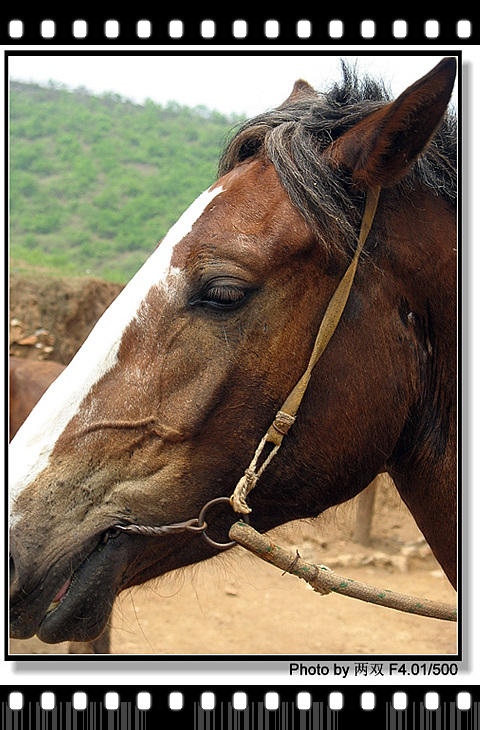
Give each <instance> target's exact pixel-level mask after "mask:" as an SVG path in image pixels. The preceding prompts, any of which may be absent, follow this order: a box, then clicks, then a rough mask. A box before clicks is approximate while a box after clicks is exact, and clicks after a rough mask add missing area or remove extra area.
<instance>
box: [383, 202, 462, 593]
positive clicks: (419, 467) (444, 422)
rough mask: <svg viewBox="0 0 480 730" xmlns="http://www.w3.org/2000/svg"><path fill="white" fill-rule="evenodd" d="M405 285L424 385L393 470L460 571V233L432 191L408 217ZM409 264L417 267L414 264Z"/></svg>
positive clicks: (452, 569)
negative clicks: (416, 323)
mask: <svg viewBox="0 0 480 730" xmlns="http://www.w3.org/2000/svg"><path fill="white" fill-rule="evenodd" d="M407 220H408V225H405V224H404V226H405V227H404V236H405V238H404V240H407V242H408V249H407V251H408V253H407V260H408V265H407V274H406V276H405V281H404V284H405V288H406V294H407V298H408V300H409V302H410V303H411V305H412V309H413V311H414V313H415V316H416V317H417V318H418V321H419V323H420V325H421V326H420V327H419V330H418V331H419V335H418V338H417V342H416V343H415V344H416V347H417V357H416V359H417V362H418V381H419V387H418V391H417V393H416V399H415V403H413V404H412V408H411V412H410V414H409V418H408V420H407V422H406V424H405V428H404V431H403V433H402V436H401V438H400V439H399V442H398V445H397V448H396V450H395V453H394V455H393V458H392V462H391V470H390V471H391V475H392V477H393V479H394V481H395V483H396V485H397V488H398V491H399V492H400V494H401V496H402V498H403V499H404V501H405V503H406V504H407V506H408V507H409V509H410V511H411V512H412V514H413V516H414V518H415V520H416V522H417V524H418V526H419V527H420V529H421V530H422V532H423V534H424V535H425V537H426V539H427V541H428V543H429V544H430V547H431V548H432V550H433V552H434V554H435V555H436V557H437V559H438V560H439V562H440V563H441V565H442V567H443V568H444V570H445V572H446V573H447V575H448V577H449V578H450V580H451V581H452V583H454V582H455V575H456V497H457V494H456V488H457V484H456V477H457V473H456V451H457V432H456V398H457V376H456V346H457V343H456V332H457V328H456V306H455V305H456V266H455V259H456V250H455V249H456V234H455V221H454V218H453V216H452V212H451V211H450V210H449V209H448V207H447V206H446V205H445V204H444V203H443V202H442V201H438V200H436V201H435V200H434V199H432V198H430V197H428V196H425V200H424V201H422V202H421V203H420V204H419V205H417V206H416V212H415V213H414V214H413V215H410V216H408V217H407ZM409 269H410V270H409Z"/></svg>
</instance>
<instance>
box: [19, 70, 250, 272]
mask: <svg viewBox="0 0 480 730" xmlns="http://www.w3.org/2000/svg"><path fill="white" fill-rule="evenodd" d="M239 119H240V118H239V117H234V116H232V117H227V116H225V115H223V114H220V113H218V112H215V111H210V110H207V109H205V108H203V107H196V108H188V107H183V106H180V105H178V104H176V103H169V104H167V105H166V106H162V105H160V104H156V103H154V102H152V101H146V103H145V104H143V105H139V104H134V103H132V102H129V101H127V100H125V99H122V98H121V97H120V96H118V95H117V94H105V95H102V96H95V95H93V94H91V93H89V92H87V91H85V90H82V89H79V90H77V91H75V92H70V91H68V90H67V89H65V88H63V87H59V86H57V85H54V84H51V85H49V86H48V87H42V86H38V85H34V84H23V83H18V82H12V84H11V88H10V131H11V134H10V257H11V266H12V268H13V269H15V267H20V268H22V267H23V268H25V267H27V268H30V267H42V269H44V270H51V271H52V272H56V273H59V274H62V275H71V276H82V275H85V274H89V275H91V276H97V277H100V278H103V279H106V280H110V281H120V282H125V281H127V280H128V279H129V278H130V277H131V276H132V275H133V274H134V273H135V271H137V269H138V268H139V267H140V265H141V264H142V263H143V262H144V261H145V259H146V258H147V256H148V255H149V254H150V253H151V252H152V251H153V249H154V248H155V245H156V243H157V242H158V241H159V240H160V239H161V238H162V237H163V236H164V235H165V233H166V232H167V230H168V229H169V228H170V226H171V225H172V223H174V222H175V221H176V220H177V219H178V217H179V216H180V214H181V213H182V212H183V211H184V210H185V208H187V207H188V205H189V204H190V203H191V202H192V201H193V200H194V199H195V198H196V197H197V195H198V194H199V193H200V192H202V190H205V188H207V187H208V186H209V185H210V184H211V183H212V182H213V181H214V180H215V177H216V165H217V161H218V157H219V154H220V151H221V149H222V147H223V145H224V143H225V139H226V137H228V134H229V133H230V131H231V130H232V128H234V127H235V125H236V124H237V123H238V121H239Z"/></svg>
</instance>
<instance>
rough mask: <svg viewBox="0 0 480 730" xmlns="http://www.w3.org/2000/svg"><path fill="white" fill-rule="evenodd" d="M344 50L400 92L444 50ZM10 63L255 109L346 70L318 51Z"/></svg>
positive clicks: (136, 96)
mask: <svg viewBox="0 0 480 730" xmlns="http://www.w3.org/2000/svg"><path fill="white" fill-rule="evenodd" d="M344 57H345V58H347V59H349V60H351V61H356V62H357V63H358V68H359V69H360V70H364V71H366V72H368V73H370V74H371V75H373V76H374V77H381V78H383V79H384V81H385V82H386V83H387V86H388V87H389V88H390V89H391V90H392V93H393V95H394V96H398V94H400V93H401V92H402V91H403V90H404V89H405V88H406V87H407V86H409V85H410V84H411V83H413V82H414V81H416V80H417V79H419V78H420V77H421V76H423V75H424V74H425V73H427V72H428V71H429V70H430V69H432V68H433V67H434V66H435V65H436V63H438V62H439V61H440V60H441V58H442V57H443V56H441V55H418V54H415V53H406V54H403V55H401V56H400V55H382V54H381V53H379V54H378V55H363V56H349V55H348V54H344ZM8 63H9V73H10V78H11V79H14V80H18V81H25V82H28V81H34V82H37V83H42V84H43V83H48V82H49V81H50V80H51V81H56V82H60V83H62V84H65V85H66V86H67V87H68V88H71V89H75V88H78V87H80V86H82V87H85V88H87V89H88V90H90V91H92V92H95V93H103V92H114V93H117V94H120V95H121V96H122V97H125V98H127V99H129V100H132V101H135V102H137V103H143V102H144V101H145V100H146V99H147V98H148V99H151V100H153V101H155V102H158V103H162V104H166V103H167V102H169V101H177V102H178V103H180V104H184V105H187V106H197V105H204V106H206V107H208V108H209V109H215V110H217V111H220V112H223V113H227V114H231V113H238V114H246V115H248V116H253V115H255V114H258V113H260V112H262V111H265V110H266V109H269V108H272V107H275V106H278V105H279V104H281V103H282V102H283V101H284V100H285V99H286V97H287V96H288V95H289V93H290V91H291V89H292V87H293V84H294V82H295V81H296V79H298V78H304V79H305V80H306V81H308V82H309V83H310V84H311V85H312V86H313V87H314V88H316V89H318V90H321V89H323V88H326V87H328V86H329V85H330V84H331V82H332V81H335V80H338V79H339V77H340V72H339V68H340V66H339V56H334V55H329V54H322V53H318V52H317V53H313V52H312V53H311V54H304V55H300V54H291V55H287V54H286V53H283V54H279V55H274V54H273V53H271V52H270V53H265V54H263V55H259V54H256V55H249V54H245V53H243V54H241V55H240V54H238V55H237V54H235V55H226V54H223V55H222V54H219V55H213V54H205V53H204V54H202V55H200V54H198V55H196V54H192V55H187V54H180V55H175V56H174V55H172V54H168V53H167V54H165V55H161V54H159V53H155V54H148V55H142V54H138V53H132V54H131V55H127V54H125V55H123V54H120V55H112V54H109V53H107V54H104V55H98V54H97V55H94V54H92V55H90V54H88V53H82V54H81V55H80V54H72V55H53V54H48V53H42V54H35V53H33V54H32V55H27V54H25V55H11V56H9V59H8Z"/></svg>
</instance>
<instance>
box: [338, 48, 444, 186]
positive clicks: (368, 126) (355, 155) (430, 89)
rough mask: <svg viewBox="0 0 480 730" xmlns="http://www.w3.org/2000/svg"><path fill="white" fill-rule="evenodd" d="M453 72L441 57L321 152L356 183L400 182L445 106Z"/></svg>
mask: <svg viewBox="0 0 480 730" xmlns="http://www.w3.org/2000/svg"><path fill="white" fill-rule="evenodd" d="M455 75H456V61H455V58H444V59H443V60H442V61H440V63H439V64H438V65H437V66H435V68H434V69H432V71H430V72H429V73H428V74H426V75H425V76H423V78H421V79H420V80H419V81H417V82H416V83H414V84H412V86H409V87H408V89H406V90H405V91H404V92H403V94H401V96H399V97H398V99H397V100H396V101H394V102H392V103H391V104H388V105H387V106H385V107H383V108H381V109H379V110H377V111H375V112H373V113H372V114H370V115H369V116H368V117H366V118H365V119H363V120H362V121H361V122H359V123H358V124H356V125H355V126H354V127H352V128H351V129H349V130H348V132H346V133H345V134H343V135H342V136H341V137H340V138H339V139H338V140H336V141H335V142H334V143H333V144H332V145H330V147H328V148H327V150H326V151H325V154H326V155H327V156H328V157H329V158H330V160H331V161H332V163H333V164H334V165H336V166H338V167H342V168H344V169H347V170H349V171H350V172H351V175H352V180H353V182H354V183H356V184H357V185H359V186H360V187H361V188H363V189H366V188H368V187H371V186H373V185H380V186H382V187H386V186H388V185H394V184H395V183H397V182H399V181H400V180H401V179H402V178H403V177H404V176H405V175H406V174H407V173H408V171H409V169H410V168H411V166H412V165H413V163H414V162H415V160H416V159H417V157H418V156H419V155H421V153H422V152H423V150H424V149H425V148H426V147H427V145H428V143H429V142H430V140H431V138H432V137H433V135H434V134H435V132H436V130H437V128H438V126H439V124H440V123H441V121H442V119H443V117H444V115H445V112H446V110H447V106H448V102H449V99H450V95H451V93H452V88H453V84H454V82H455Z"/></svg>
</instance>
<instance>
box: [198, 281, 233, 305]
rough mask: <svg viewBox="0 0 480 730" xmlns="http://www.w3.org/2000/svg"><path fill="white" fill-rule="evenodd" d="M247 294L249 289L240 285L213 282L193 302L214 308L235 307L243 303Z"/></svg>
mask: <svg viewBox="0 0 480 730" xmlns="http://www.w3.org/2000/svg"><path fill="white" fill-rule="evenodd" d="M246 296H247V291H246V290H245V289H244V288H243V287H242V286H240V285H237V284H231V283H222V282H212V283H210V284H209V285H208V286H207V287H206V288H205V289H204V290H203V291H202V293H201V294H200V295H199V296H198V297H195V298H194V299H193V300H192V304H196V305H203V306H207V307H211V308H213V309H235V307H238V306H240V305H241V304H242V302H243V301H244V299H245V298H246Z"/></svg>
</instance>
